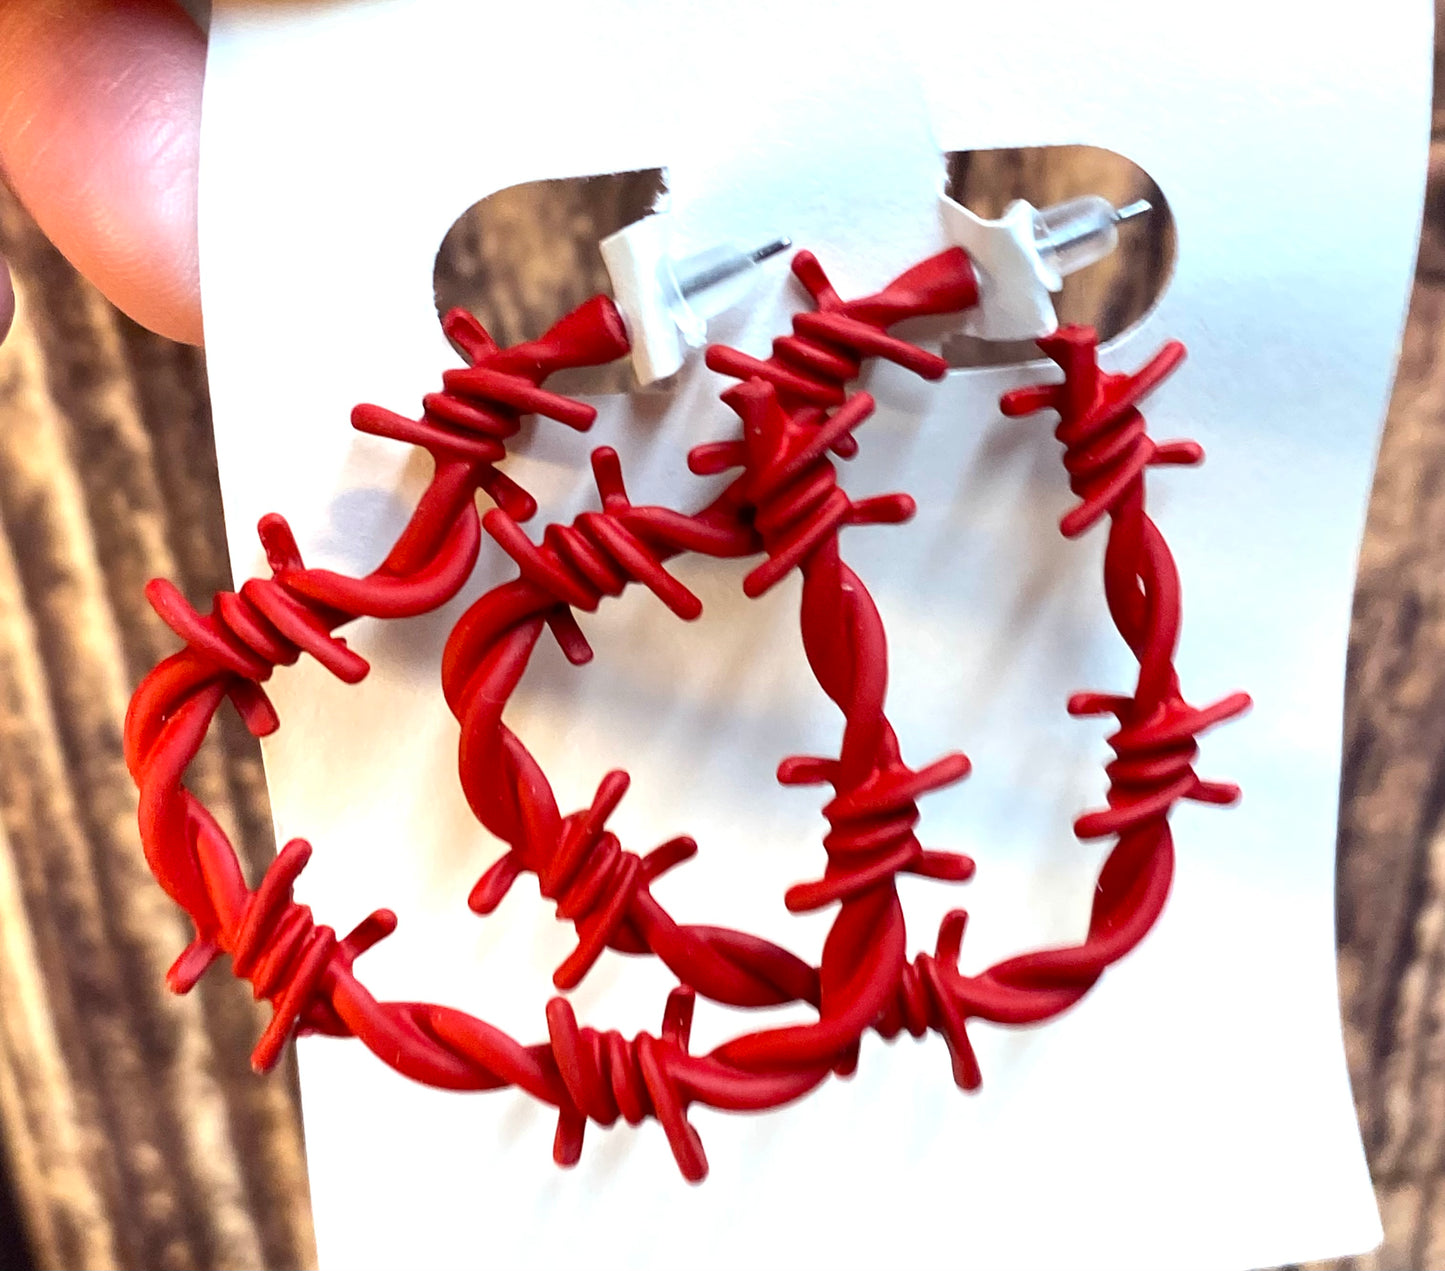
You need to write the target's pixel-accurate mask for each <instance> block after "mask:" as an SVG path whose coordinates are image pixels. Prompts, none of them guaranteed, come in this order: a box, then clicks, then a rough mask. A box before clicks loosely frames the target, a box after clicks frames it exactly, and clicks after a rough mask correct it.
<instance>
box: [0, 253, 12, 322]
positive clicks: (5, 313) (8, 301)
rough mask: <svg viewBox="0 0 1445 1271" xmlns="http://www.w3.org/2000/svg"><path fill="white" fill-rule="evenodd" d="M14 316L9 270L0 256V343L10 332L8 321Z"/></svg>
mask: <svg viewBox="0 0 1445 1271" xmlns="http://www.w3.org/2000/svg"><path fill="white" fill-rule="evenodd" d="M14 317H15V288H14V287H12V286H11V285H10V270H9V269H7V268H6V266H5V260H4V258H3V257H0V343H3V342H4V340H5V337H6V336H7V335H9V334H10V323H11V320H12V319H13V318H14Z"/></svg>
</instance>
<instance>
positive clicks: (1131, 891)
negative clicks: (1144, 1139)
mask: <svg viewBox="0 0 1445 1271" xmlns="http://www.w3.org/2000/svg"><path fill="white" fill-rule="evenodd" d="M1039 344H1040V347H1041V348H1042V349H1043V351H1044V352H1045V353H1047V354H1048V355H1049V357H1050V358H1052V359H1053V360H1054V362H1055V363H1057V364H1058V366H1059V367H1060V368H1061V369H1062V371H1063V373H1064V379H1063V381H1062V382H1061V383H1057V384H1042V385H1035V386H1030V387H1028V388H1020V389H1015V390H1013V391H1012V392H1009V393H1006V394H1004V397H1003V399H1002V402H1001V406H1002V409H1003V412H1004V414H1005V415H1010V416H1021V415H1028V414H1033V413H1034V412H1036V411H1040V410H1044V409H1052V410H1054V411H1056V412H1057V413H1058V416H1059V423H1058V426H1057V428H1056V429H1055V433H1054V435H1055V436H1056V437H1057V438H1058V440H1059V441H1060V442H1062V443H1063V445H1064V469H1065V471H1066V472H1067V473H1068V476H1069V484H1070V488H1071V489H1072V491H1073V492H1074V494H1075V495H1076V496H1077V497H1078V500H1079V502H1078V505H1077V506H1076V507H1074V508H1073V509H1071V510H1070V511H1069V512H1068V513H1066V514H1065V516H1064V517H1063V519H1062V521H1061V523H1060V529H1061V530H1062V531H1063V533H1064V534H1065V536H1067V537H1069V538H1074V537H1077V536H1078V535H1080V534H1082V533H1083V532H1084V531H1085V530H1087V529H1088V528H1089V527H1090V526H1091V525H1094V524H1096V523H1097V522H1098V521H1100V520H1101V519H1103V518H1105V517H1107V518H1108V521H1109V538H1108V543H1107V546H1106V549H1105V556H1104V593H1105V597H1106V599H1107V602H1108V606H1109V612H1110V614H1111V616H1112V617H1113V620H1114V623H1115V625H1116V626H1117V628H1118V630H1119V633H1120V635H1121V636H1122V637H1123V638H1124V641H1125V643H1126V644H1127V645H1128V646H1129V648H1130V650H1131V651H1132V652H1133V653H1134V655H1135V656H1136V657H1137V658H1138V660H1139V677H1138V680H1137V682H1136V685H1135V689H1134V692H1133V693H1132V694H1131V695H1127V696H1126V695H1122V694H1106V693H1078V694H1075V695H1074V696H1073V697H1072V698H1071V699H1070V700H1069V713H1070V714H1072V715H1076V716H1095V715H1113V716H1114V717H1115V718H1116V719H1117V721H1118V723H1119V727H1118V730H1117V731H1116V732H1115V733H1114V734H1113V735H1112V736H1111V737H1110V738H1109V745H1110V747H1111V748H1112V749H1113V751H1114V754H1115V758H1114V760H1113V761H1112V762H1111V763H1109V764H1108V766H1107V767H1106V769H1105V772H1106V774H1107V776H1108V778H1109V789H1108V795H1107V806H1106V807H1105V808H1103V809H1100V810H1098V811H1093V812H1088V813H1085V814H1084V815H1082V816H1080V817H1079V818H1078V819H1077V820H1076V821H1075V822H1074V832H1075V834H1076V835H1077V836H1078V837H1079V838H1080V839H1093V838H1104V837H1108V836H1110V835H1113V836H1116V838H1115V843H1114V846H1113V848H1112V849H1111V850H1110V852H1109V855H1108V857H1107V858H1106V859H1105V862H1104V865H1103V867H1102V868H1101V870H1100V873H1099V882H1098V887H1097V889H1096V891H1095V894H1094V903H1093V909H1092V911H1091V914H1090V919H1089V927H1088V934H1087V935H1086V936H1085V938H1084V940H1083V942H1082V943H1080V944H1077V945H1072V946H1067V947H1064V948H1055V949H1044V950H1040V951H1037V952H1034V953H1028V954H1023V955H1020V956H1017V957H1013V958H1009V959H1007V960H1006V961H1003V962H999V963H997V964H995V965H994V966H991V967H989V968H988V969H987V970H985V971H983V972H982V973H981V974H979V975H972V976H970V975H964V974H962V973H961V972H960V971H959V969H958V958H959V952H960V948H961V944H962V940H963V933H964V925H965V923H966V920H967V915H966V914H965V913H964V912H963V911H962V910H955V911H954V912H952V913H950V914H949V915H948V916H947V917H946V918H945V920H944V922H943V924H942V926H941V928H940V930H939V935H938V943H937V946H936V948H935V949H934V952H933V953H932V954H927V953H924V954H920V955H919V956H918V957H917V958H916V959H914V961H913V962H912V963H911V964H910V965H909V966H908V967H907V969H906V970H905V972H904V976H903V980H902V983H901V985H900V987H899V991H898V995H897V996H896V997H895V998H894V1000H893V1001H892V1002H890V1003H889V1006H888V1008H887V1010H886V1011H885V1013H884V1015H883V1018H882V1019H881V1020H880V1022H879V1025H878V1027H879V1031H880V1032H881V1033H883V1034H884V1035H885V1036H889V1037H892V1036H896V1035H897V1034H898V1033H899V1032H902V1031H905V1030H906V1031H907V1032H909V1033H911V1034H913V1035H914V1036H915V1037H917V1036H922V1035H923V1034H924V1033H925V1032H927V1031H928V1030H930V1029H932V1030H933V1031H936V1032H938V1033H940V1034H941V1035H942V1036H943V1037H944V1039H945V1041H946V1042H947V1043H948V1047H949V1051H950V1053H951V1055H952V1058H953V1071H954V1079H955V1080H956V1081H957V1083H958V1084H959V1085H960V1086H961V1087H963V1088H965V1089H973V1088H975V1087H977V1086H978V1085H979V1084H980V1082H981V1080H982V1075H981V1073H980V1071H979V1067H978V1062H977V1059H976V1058H975V1056H974V1052H973V1048H972V1046H971V1044H970V1042H969V1040H968V1033H967V1021H968V1020H969V1019H970V1018H977V1019H984V1020H989V1021H991V1022H994V1023H1000V1024H1031V1023H1037V1022H1039V1021H1042V1020H1045V1019H1049V1018H1050V1017H1052V1016H1054V1015H1057V1014H1059V1013H1060V1012H1061V1011H1064V1010H1067V1009H1068V1008H1069V1007H1070V1006H1072V1005H1073V1004H1074V1003H1075V1002H1077V1001H1078V1000H1079V998H1081V997H1082V996H1083V995H1084V994H1085V993H1087V992H1088V990H1089V989H1090V988H1091V987H1092V986H1093V985H1094V983H1095V982H1096V981H1097V980H1098V978H1099V976H1100V975H1102V974H1103V972H1104V971H1105V970H1106V969H1107V968H1108V967H1109V966H1111V965H1112V964H1113V963H1115V962H1117V961H1118V960H1119V959H1120V958H1122V957H1123V956H1124V955H1125V954H1127V953H1128V952H1129V951H1130V950H1132V949H1133V948H1134V947H1135V946H1136V945H1138V943H1139V942H1140V941H1141V940H1142V939H1143V938H1144V937H1145V935H1147V934H1148V932H1149V931H1150V930H1151V928H1152V927H1153V926H1154V923H1155V922H1156V921H1157V920H1158V918H1159V915H1160V912H1161V911H1162V910H1163V907H1164V902H1165V900H1166V898H1167V897H1168V893H1169V884H1170V881H1171V878H1172V875H1173V868H1174V840H1173V835H1172V833H1171V831H1170V828H1169V814H1170V812H1171V811H1172V809H1173V807H1174V805H1175V804H1176V803H1177V802H1179V801H1180V800H1181V799H1193V800H1197V801H1200V802H1204V803H1216V804H1229V803H1233V802H1235V801H1236V800H1237V799H1238V798H1239V788H1238V787H1237V786H1234V785H1230V784H1227V783H1224V782H1216V781H1205V780H1202V779H1201V778H1200V777H1199V776H1198V775H1197V774H1196V773H1195V771H1194V766H1193V765H1194V760H1195V758H1196V757H1197V755H1198V743H1197V738H1198V737H1199V735H1200V734H1201V733H1202V732H1204V731H1205V730H1206V729H1208V728H1212V727H1213V726H1215V725H1216V724H1220V723H1223V722H1224V721H1226V720H1229V719H1233V718H1235V717H1236V716H1238V715H1240V714H1242V713H1243V712H1244V711H1246V710H1247V709H1248V708H1249V706H1250V699H1249V696H1248V694H1245V693H1232V694H1230V695H1229V696H1227V697H1225V698H1222V699H1221V700H1220V701H1218V702H1215V703H1213V704H1212V705H1210V706H1207V707H1202V708H1200V707H1194V706H1191V705H1189V704H1188V703H1187V702H1186V701H1185V700H1184V698H1183V697H1182V695H1181V693H1180V688H1179V679H1178V676H1177V674H1176V673H1175V670H1174V664H1173V658H1174V650H1175V648H1176V646H1177V644H1178V639H1179V628H1180V618H1181V605H1180V589H1179V574H1178V570H1177V568H1176V567H1175V564H1174V558H1173V556H1172V555H1171V553H1170V551H1169V548H1168V546H1167V545H1166V544H1165V542H1164V537H1163V535H1162V534H1161V533H1160V531H1159V529H1158V527H1157V526H1156V525H1155V524H1154V522H1153V521H1152V520H1151V519H1150V518H1149V516H1148V514H1147V513H1146V511H1145V472H1146V470H1147V469H1148V468H1150V467H1152V466H1156V465H1163V464H1197V463H1199V462H1200V461H1201V460H1202V459H1203V457H1204V452H1203V450H1202V449H1201V448H1200V447H1199V446H1198V445H1197V444H1196V443H1194V442H1192V441H1171V442H1165V443H1156V442H1154V441H1153V440H1151V439H1150V438H1149V437H1148V435H1147V433H1146V430H1145V423H1144V418H1143V416H1142V414H1141V413H1140V411H1139V408H1138V403H1139V402H1140V400H1141V399H1142V398H1143V397H1144V396H1145V395H1146V394H1147V393H1149V392H1150V391H1151V390H1152V389H1154V388H1155V387H1157V386H1158V385H1159V384H1160V383H1161V382H1162V381H1163V380H1164V379H1165V378H1167V377H1168V375H1169V374H1170V373H1171V372H1173V370H1174V369H1175V368H1176V367H1177V366H1178V365H1179V363H1180V362H1181V361H1182V360H1183V357H1184V347H1183V345H1181V344H1179V343H1178V342H1177V341H1173V342H1170V343H1169V344H1166V345H1165V346H1164V348H1162V349H1161V350H1160V351H1159V353H1157V354H1156V355H1155V356H1154V357H1153V358H1152V359H1151V360H1150V361H1149V362H1148V363H1147V364H1146V365H1145V366H1144V367H1143V368H1141V369H1140V370H1139V371H1137V372H1136V373H1134V374H1133V375H1124V374H1110V373H1107V372H1104V371H1102V370H1100V368H1099V365H1098V355H1097V345H1098V341H1097V338H1096V336H1095V333H1094V332H1093V331H1092V330H1090V329H1089V328H1087V327H1066V328H1063V329H1061V330H1060V331H1059V332H1057V333H1056V334H1055V335H1053V336H1050V337H1048V338H1047V339H1044V340H1041V341H1040V342H1039Z"/></svg>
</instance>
